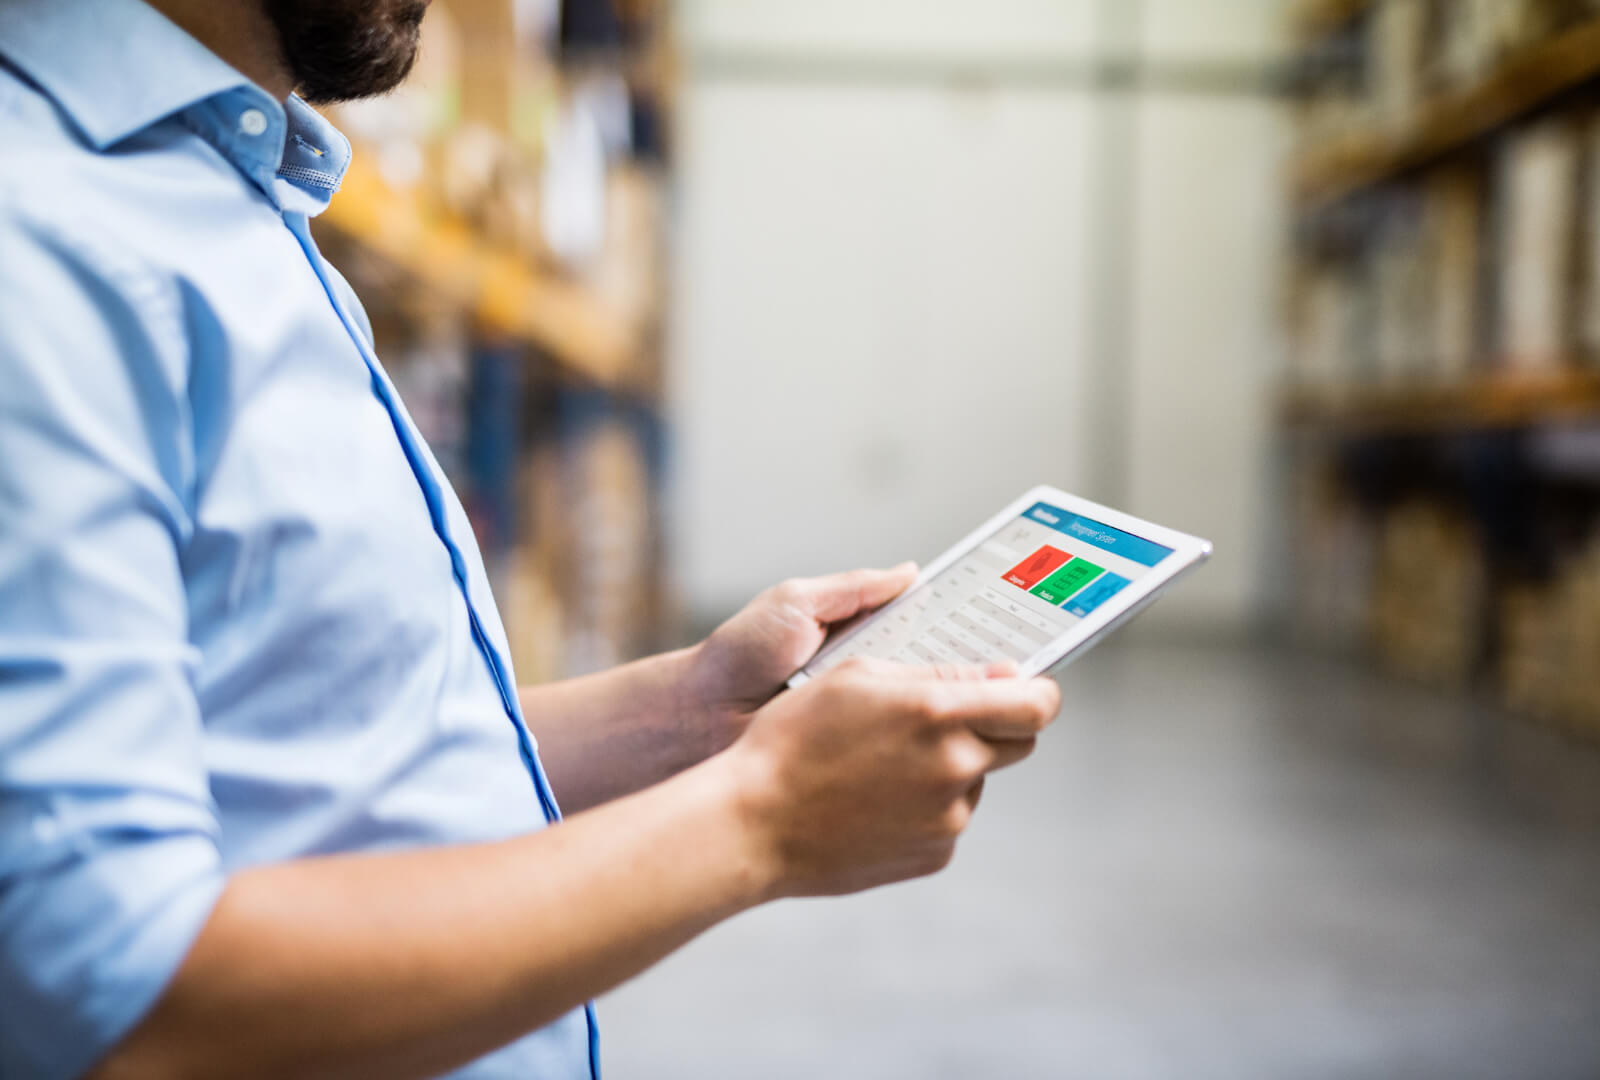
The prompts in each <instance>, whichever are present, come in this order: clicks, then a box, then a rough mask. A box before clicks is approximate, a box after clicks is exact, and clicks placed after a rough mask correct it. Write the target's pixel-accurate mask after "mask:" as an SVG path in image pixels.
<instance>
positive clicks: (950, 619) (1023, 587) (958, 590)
mask: <svg viewBox="0 0 1600 1080" xmlns="http://www.w3.org/2000/svg"><path fill="white" fill-rule="evenodd" d="M1172 551H1173V549H1172V548H1169V547H1164V546H1162V545H1161V544H1157V543H1155V542H1153V541H1150V540H1146V539H1144V538H1143V537H1140V536H1135V535H1133V534H1132V533H1129V532H1124V531H1123V530H1121V529H1118V528H1115V527H1113V526H1110V525H1107V524H1105V523H1104V522H1100V521H1095V520H1093V519H1092V518H1087V517H1083V516H1082V515H1079V514H1074V513H1072V512H1071V511H1068V510H1063V509H1061V508H1060V507H1057V506H1052V505H1050V504H1049V503H1044V502H1038V503H1034V504H1033V506H1031V507H1029V508H1028V509H1027V510H1026V511H1025V512H1024V513H1023V514H1022V516H1021V517H1018V518H1016V519H1014V520H1012V521H1011V522H1009V523H1007V524H1005V525H1003V526H1001V527H1000V529H999V530H998V531H997V532H995V533H994V534H992V535H991V536H989V537H988V538H987V539H986V540H984V541H983V542H982V543H980V544H979V545H978V546H977V547H975V548H973V549H972V550H971V551H969V552H967V554H965V555H963V556H962V557H961V558H959V559H957V560H956V561H955V562H954V563H952V564H950V565H949V566H948V567H946V568H945V569H944V570H943V571H942V572H941V573H939V574H938V575H936V576H935V577H933V578H932V579H930V580H928V581H926V582H924V583H922V584H921V585H920V586H918V587H917V588H916V589H914V590H912V591H911V592H910V593H907V594H906V595H905V596H904V597H902V598H901V600H900V601H899V602H897V603H896V604H895V606H894V608H893V609H892V610H890V611H887V612H885V613H884V616H883V617H882V618H875V619H871V620H869V621H868V622H866V623H864V624H862V625H861V626H860V627H859V628H858V629H857V630H856V631H855V632H853V633H851V634H849V635H847V636H846V637H844V638H842V639H841V640H840V641H839V642H838V643H837V644H836V645H835V646H833V647H832V648H830V649H829V650H828V651H827V652H824V653H823V654H822V655H821V656H819V657H818V658H817V659H816V660H814V661H812V663H811V664H809V665H808V666H807V668H806V670H807V671H808V672H810V673H812V674H818V673H820V672H823V671H826V670H828V668H830V667H832V666H834V665H835V664H838V663H841V662H843V661H844V660H847V659H849V658H850V657H852V656H874V657H879V658H882V659H886V660H898V661H900V662H901V663H906V664H979V663H987V662H989V661H993V660H1003V659H1010V660H1016V661H1018V662H1019V663H1020V662H1021V661H1024V660H1027V659H1028V658H1029V657H1032V656H1034V655H1035V654H1037V653H1038V652H1039V650H1040V649H1042V648H1044V646H1046V645H1048V644H1049V643H1050V642H1052V641H1055V640H1056V639H1057V638H1059V637H1061V635H1062V634H1064V633H1066V632H1067V631H1068V630H1070V629H1071V628H1072V627H1073V626H1074V625H1075V624H1076V623H1078V622H1081V621H1082V620H1083V619H1085V618H1087V617H1088V616H1089V615H1091V614H1092V613H1093V612H1094V611H1095V610H1096V609H1097V608H1099V607H1100V606H1101V605H1102V604H1104V603H1106V602H1107V601H1108V600H1110V599H1111V598H1112V597H1114V596H1116V595H1117V594H1118V593H1119V592H1121V591H1122V590H1123V589H1124V588H1126V587H1127V586H1128V585H1130V584H1132V583H1133V582H1135V581H1137V580H1139V578H1140V577H1142V576H1143V575H1145V574H1147V573H1149V572H1150V571H1151V570H1152V568H1154V567H1155V566H1156V565H1157V564H1159V563H1160V562H1161V561H1162V560H1163V559H1165V558H1167V556H1169V555H1171V554H1172Z"/></svg>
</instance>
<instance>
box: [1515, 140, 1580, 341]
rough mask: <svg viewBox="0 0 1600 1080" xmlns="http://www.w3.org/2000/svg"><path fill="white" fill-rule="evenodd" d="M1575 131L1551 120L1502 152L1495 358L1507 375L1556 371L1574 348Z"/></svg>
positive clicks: (1577, 142) (1577, 170) (1576, 190)
mask: <svg viewBox="0 0 1600 1080" xmlns="http://www.w3.org/2000/svg"><path fill="white" fill-rule="evenodd" d="M1579 151H1580V143H1579V140H1578V129H1577V127H1576V125H1575V124H1573V123H1572V122H1571V121H1570V120H1569V119H1568V118H1566V117H1563V116H1554V117H1550V118H1547V119H1543V120H1540V121H1537V122H1536V123H1533V124H1530V125H1528V126H1527V127H1525V128H1522V129H1521V130H1519V131H1516V132H1514V133H1513V134H1512V135H1511V137H1510V138H1509V140H1508V141H1507V143H1506V146H1505V152H1504V157H1503V177H1502V179H1501V191H1502V192H1503V195H1502V200H1501V205H1500V213H1501V214H1502V215H1503V225H1502V227H1501V241H1502V242H1501V250H1500V251H1499V253H1498V254H1499V265H1500V279H1499V288H1498V301H1499V313H1498V320H1497V321H1498V324H1499V334H1498V338H1497V349H1496V354H1497V356H1498V358H1499V360H1500V362H1501V364H1502V365H1503V366H1504V367H1505V368H1506V369H1507V370H1510V371H1516V372H1523V373H1530V372H1540V371H1549V370H1551V369H1557V368H1560V367H1561V366H1562V365H1563V364H1564V363H1565V362H1566V359H1567V358H1568V357H1569V356H1570V355H1571V353H1572V350H1573V346H1574V344H1575V339H1574V334H1573V331H1574V330H1575V323H1574V320H1573V312H1574V310H1575V307H1576V302H1577V290H1576V288H1575V284H1576V278H1577V275H1576V265H1575V264H1576V261H1577V260H1576V256H1577V243H1576V240H1577V230H1576V229H1574V228H1573V224H1574V222H1575V221H1576V220H1577V207H1578V175H1579V165H1580V161H1581V158H1580V153H1579Z"/></svg>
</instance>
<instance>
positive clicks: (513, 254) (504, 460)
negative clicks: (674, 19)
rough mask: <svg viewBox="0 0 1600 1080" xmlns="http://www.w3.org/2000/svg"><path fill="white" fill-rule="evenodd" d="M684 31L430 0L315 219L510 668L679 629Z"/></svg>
mask: <svg viewBox="0 0 1600 1080" xmlns="http://www.w3.org/2000/svg"><path fill="white" fill-rule="evenodd" d="M674 55H675V53H674V49H673V47H672V37H671V33H670V26H669V25H668V20H667V16H666V11H665V6H664V5H662V4H658V3H644V2H638V0H616V2H613V0H438V2H437V3H435V4H434V5H432V8H431V9H430V11H429V14H428V18H427V19H426V20H425V22H424V23H423V40H422V47H421V49H420V51H419V54H418V60H417V65H416V68H415V69H414V71H413V73H412V75H411V77H410V78H409V79H408V80H407V81H406V83H405V84H404V85H403V86H402V87H401V88H400V89H399V90H397V91H396V92H394V93H392V94H389V95H386V96H384V97H381V98H376V99H370V100H363V101H357V102H351V103H345V104H341V105H337V106H334V107H333V108H332V110H331V118H332V119H333V121H334V123H335V124H337V125H338V126H339V127H340V128H341V130H343V131H344V132H345V133H346V134H347V135H349V137H350V139H351V142H352V144H353V148H354V157H353V159H352V163H351V166H350V169H349V171H348V173H347V175H346V177H345V180H344V183H343V185H342V186H341V189H340V191H339V192H338V194H337V196H336V197H335V198H334V200H333V202H332V204H331V205H330V207H329V209H328V210H327V212H326V213H324V214H323V215H322V216H321V217H319V218H318V219H317V220H316V222H315V224H314V228H315V229H316V230H317V233H318V240H319V243H321V244H322V246H323V247H324V249H325V250H326V251H327V252H328V254H329V257H330V259H331V260H332V261H333V262H334V263H335V264H336V265H338V266H339V267H340V269H341V270H342V271H343V272H344V273H345V275H346V277H347V278H348V279H349V280H350V283H351V285H352V287H353V288H354V289H355V290H356V292H357V294H358V295H359V296H360V297H361V299H362V301H363V304H364V306H365V307H366V309H367V311H368V313H369V315H370V316H371V319H372V323H373V331H374V336H375V338H376V340H377V346H378V353H379V355H380V356H381V357H382V358H383V362H384V365H385V367H386V368H387V370H388V372H389V374H390V376H391V377H392V378H393V380H394V383H395V386H396V387H397V388H398V390H399V392H400V395H401V397H402V398H403V399H404V401H405V404H406V407H407V410H408V411H409V412H410V413H411V415H412V417H413V419H414V420H415V421H416V423H417V425H418V427H419V428H420V429H421V430H422V432H423V434H424V436H425V437H426V438H427V440H428V443H429V445H430V446H431V447H432V449H433V451H434V453H435V456H436V457H437V458H438V460H439V462H440V464H441V466H442V467H443V468H444V469H445V471H446V472H447V473H448V474H449V475H450V477H451V480H452V482H453V484H454V486H455V487H456V489H457V491H458V492H460V494H461V497H462V502H463V504H464V505H465V507H466V509H467V512H468V515H469V516H470V517H471V519H472V522H473V527H474V529H475V531H476V533H477V536H478V541H479V545H480V547H481V548H482V549H483V552H484V555H485V561H486V563H487V565H488V567H489V571H490V575H491V578H492V579H493V583H494V587H495V594H496V597H497V599H498V600H499V606H500V611H501V614H502V616H503V619H504V622H505V624H506V631H507V636H508V638H509V640H510V644H511V652H512V660H513V663H514V665H515V669H516V672H517V675H518V677H519V679H521V680H522V681H523V682H538V681H542V680H545V679H551V678H557V677H561V676H564V675H568V674H575V673H579V672H583V671H588V670H592V669H595V668H599V667H606V666H609V665H611V664H614V663H616V662H618V661H620V660H624V659H627V658H630V657H632V656H635V655H638V654H641V653H644V652H648V651H651V650H652V649H654V648H657V647H659V646H660V645H661V643H662V642H663V641H664V640H665V639H666V638H668V637H669V635H670V634H671V623H672V620H671V618H670V614H671V604H670V597H669V594H668V591H667V587H666V584H665V582H666V581H667V580H668V575H667V573H666V572H665V568H664V554H663V552H664V547H663V543H662V532H663V528H662V521H663V511H662V475H663V468H662V460H663V457H664V443H665V439H664V434H663V433H664V430H665V421H664V419H663V415H662V412H663V391H662V387H663V385H664V383H665V379H666V374H665V369H664V364H663V360H662V356H663V353H664V325H665V318H664V314H663V311H664V307H665V294H666V290H665V286H664V264H665V261H666V254H665V252H666V221H665V206H666V203H667V199H668V189H669V186H670V184H671V180H672V172H671V160H670V157H671V155H670V153H669V128H670V126H671V123H670V121H671V115H672V96H673V93H674V90H675V83H676V77H675V70H676V69H675V62H674Z"/></svg>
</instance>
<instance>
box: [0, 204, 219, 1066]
mask: <svg viewBox="0 0 1600 1080" xmlns="http://www.w3.org/2000/svg"><path fill="white" fill-rule="evenodd" d="M84 232H85V233H87V230H84ZM98 243H100V242H99V241H97V240H96V238H95V237H94V236H93V235H92V234H89V235H78V236H74V235H68V234H67V233H65V232H64V231H62V230H60V229H57V228H54V227H51V226H48V225H46V224H43V223H40V222H37V221H33V220H30V219H29V218H28V217H27V216H26V215H25V214H23V213H22V212H21V211H20V210H18V209H17V208H16V207H15V206H13V205H8V203H7V202H6V200H5V199H4V198H0V1076H7V1077H10V1076H17V1077H22V1076H27V1077H70V1076H75V1075H78V1074H80V1073H82V1072H83V1071H85V1070H87V1069H88V1068H90V1067H91V1066H92V1065H93V1064H95V1062H96V1061H98V1060H99V1059H100V1058H101V1057H103V1056H104V1055H105V1054H106V1053H107V1052H108V1051H109V1050H110V1049H111V1048H112V1047H113V1046H114V1045H115V1044H116V1043H117V1042H118V1041H119V1040H120V1039H121V1038H122V1037H123V1036H124V1035H126V1034H127V1033H128V1031H129V1030H130V1029H131V1028H132V1027H133V1026H134V1025H135V1024H137V1022H138V1021H139V1020H140V1019H141V1018H142V1017H143V1016H144V1014H145V1013H146V1012H147V1011H148V1010H149V1009H150V1008H151V1007H152V1006H153V1005H154V1004H155V1002H156V1000H157V999H158V998H159V997H160V995H161V993H162V991H163V990H164V989H165V987H166V985H167V983H168V982H169V981H170V980H171V978H172V976H173V975H174V973H175V972H176V971H177V968H178V966H179V965H180V964H181V963H182V961H183V958H184V956H185V954H186V953H187V951H188V949H189V947H190V946H191V945H192V943H193V941H194V938H195V937H196V935H197V934H198V933H199V931H200V928H201V927H202V926H203V925H204V923H205V921H206V919H207V918H208V917H209V915H210V912H211V909H212V907H213V906H214V905H215V902H216V899H217V897H218V896H219V895H220V893H221V890H222V886H223V872H222V867H221V860H220V856H219V849H218V825H217V819H216V813H215V808H214V806H213V804H212V801H211V797H210V790H209V784H208V781H207V775H206V768H205V762H204V759H203V752H202V739H201V733H202V727H201V720H200V711H199V707H198V704H197V701H196V697H195V692H194V686H193V680H192V676H193V672H194V668H195V664H196V661H197V653H196V651H195V649H194V648H193V647H192V646H191V645H190V644H189V640H188V614H187V602H186V594H185V589H184V580H183V573H182V566H181V551H182V548H183V541H184V538H185V536H186V535H187V534H188V530H189V529H190V518H189V515H188V511H187V509H186V507H187V505H188V503H187V501H186V497H185V492H187V491H189V490H191V487H192V481H191V480H190V479H189V477H190V476H191V474H192V472H193V454H192V450H188V449H185V448H186V447H192V445H193V440H192V435H191V431H192V428H191V418H190V410H189V407H188V403H187V390H186V389H185V387H186V379H187V376H186V372H187V356H186V349H185V347H184V344H183V343H184V338H185V335H184V334H183V332H182V318H183V316H182V312H181V304H180V302H179V300H178V295H177V291H176V287H172V288H171V289H170V291H168V290H167V286H165V285H163V284H162V280H161V279H160V278H158V277H156V276H155V275H153V274H149V273H146V272H144V271H143V270H142V269H141V268H140V267H138V266H134V265H129V264H127V263H126V262H125V261H119V257H118V256H117V255H116V253H114V252H109V251H106V250H99V249H97V244H98Z"/></svg>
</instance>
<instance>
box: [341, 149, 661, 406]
mask: <svg viewBox="0 0 1600 1080" xmlns="http://www.w3.org/2000/svg"><path fill="white" fill-rule="evenodd" d="M366 159H367V155H361V154H358V155H357V156H356V157H355V159H354V160H353V161H352V162H351V165H350V170H349V172H348V173H347V174H346V175H345V179H344V184H343V185H342V186H341V188H340V190H339V192H338V194H336V195H335V196H334V198H333V202H332V204H331V205H330V206H329V207H328V210H327V212H326V213H325V214H324V215H323V218H322V220H323V221H324V222H325V223H326V224H327V225H329V226H331V227H332V228H335V229H338V230H339V231H341V232H343V233H345V234H346V235H347V236H349V237H351V238H352V239H354V240H356V241H357V242H359V243H361V244H362V245H364V246H366V247H367V248H369V249H370V250H372V251H374V252H376V253H377V254H379V255H381V256H383V257H384V258H386V259H388V260H390V261H391V262H393V263H394V264H396V265H397V266H400V267H402V268H403V269H405V270H406V271H407V272H409V273H411V274H412V275H413V276H415V277H416V278H417V279H418V280H420V281H422V282H423V283H425V284H426V285H427V286H428V287H429V288H430V289H432V290H433V291H434V292H435V293H437V294H438V295H440V296H443V297H445V298H447V299H449V300H452V301H454V302H455V303H458V304H460V305H462V306H463V307H464V308H466V309H468V310H470V311H471V312H472V313H473V315H474V316H476V317H477V318H478V320H479V321H480V322H482V323H483V324H484V325H485V326H486V327H487V328H488V329H490V330H491V331H493V332H497V333H502V334H506V335H508V336H510V337H513V338H516V339H518V340H521V341H526V342H529V343H531V344H534V345H537V346H539V347H540V348H542V349H544V350H546V351H547V352H549V353H550V354H551V355H553V356H554V357H555V359H556V360H557V361H558V362H559V363H561V364H562V365H564V366H565V367H567V368H568V369H569V370H570V371H572V372H573V373H574V374H576V375H578V376H580V377H582V378H586V379H591V380H593V381H595V382H598V383H600V384H602V385H606V386H618V385H622V384H624V383H626V382H627V381H628V379H629V377H630V375H631V373H632V372H633V370H634V369H635V368H636V366H637V365H636V361H637V359H638V357H639V356H640V353H641V351H642V348H643V332H642V330H641V328H639V327H637V326H632V325H630V324H629V320H628V319H627V318H626V317H625V316H624V315H622V314H621V313H619V312H616V311H613V310H612V309H611V308H610V307H608V306H607V305H606V304H604V303H603V302H602V301H601V300H599V299H598V298H597V297H595V296H594V295H592V294H591V293H590V292H588V291H587V290H586V289H585V288H584V287H583V286H582V285H580V284H578V283H576V282H573V281H569V280H567V279H565V278H562V277H559V276H557V275H555V274H551V273H548V272H541V271H539V270H536V269H535V268H533V267H531V266H529V265H528V262H527V260H526V259H524V258H522V257H521V256H519V255H516V254H514V253H512V252H510V251H507V250H503V249H500V248H497V247H495V246H494V245H492V244H490V243H489V242H488V240H487V239H486V238H485V237H483V236H480V235H478V234H477V233H476V232H475V231H474V230H473V229H472V228H471V227H470V226H468V225H467V224H466V223H465V222H463V221H461V220H459V219H458V218H455V217H453V216H452V215H449V214H445V213H442V212H439V211H435V210H432V209H431V208H430V207H428V206H427V205H426V203H425V200H423V199H422V198H420V197H419V196H418V195H416V194H415V193H413V192H408V191H402V190H399V189H396V188H393V187H390V186H389V185H388V184H387V183H385V182H384V180H383V178H382V177H381V176H379V175H378V172H377V170H376V169H375V168H373V167H372V166H371V165H370V164H369V163H368V162H367V160H366Z"/></svg>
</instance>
